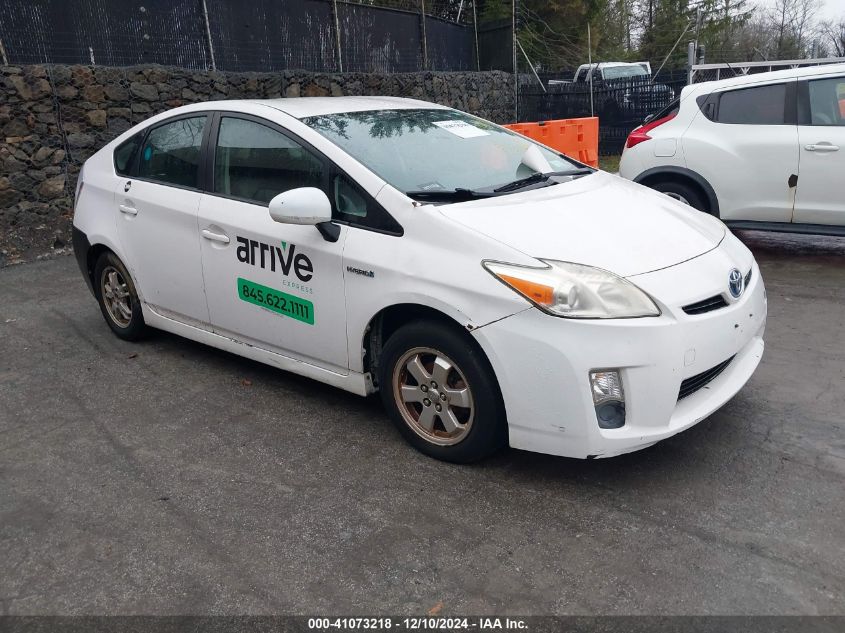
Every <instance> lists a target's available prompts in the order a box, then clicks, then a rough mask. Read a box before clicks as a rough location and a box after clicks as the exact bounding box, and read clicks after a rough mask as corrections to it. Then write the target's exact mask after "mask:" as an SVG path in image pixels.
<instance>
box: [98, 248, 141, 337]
mask: <svg viewBox="0 0 845 633" xmlns="http://www.w3.org/2000/svg"><path fill="white" fill-rule="evenodd" d="M94 289H95V292H96V294H97V302H98V303H99V304H100V311H101V312H102V313H103V318H104V319H105V320H106V323H107V324H108V326H109V327H110V328H111V330H112V332H114V333H115V334H116V335H117V336H118V337H119V338H122V339H123V340H124V341H137V340H140V339H141V338H142V337H143V336H144V334H145V333H146V329H147V326H146V324H145V323H144V315H143V313H142V311H141V301H140V300H139V299H138V292H137V291H136V290H135V283H134V282H133V281H132V277H130V276H129V272H128V271H127V270H126V267H125V266H124V265H123V262H121V261H120V260H119V259H118V258H117V255H115V254H114V253H103V254H102V255H100V258H99V259H98V260H97V264H96V265H95V266H94Z"/></svg>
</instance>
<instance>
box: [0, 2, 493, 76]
mask: <svg viewBox="0 0 845 633" xmlns="http://www.w3.org/2000/svg"><path fill="white" fill-rule="evenodd" d="M378 4H382V5H388V6H374V3H372V2H367V3H359V2H352V1H344V0H284V1H283V2H279V1H278V0H250V1H249V2H234V1H233V0H75V1H74V2H67V1H66V0H39V1H38V2H32V1H31V0H4V2H3V3H0V52H1V53H2V56H3V59H2V60H0V61H2V62H3V63H5V64H35V63H61V64H86V65H98V66H99V65H102V66H131V65H138V64H162V65H165V66H179V67H181V68H190V69H195V70H227V71H257V72H267V71H274V70H289V69H305V70H313V71H324V72H380V73H385V72H390V73H393V72H415V71H421V70H443V71H459V70H475V69H477V68H478V62H477V55H476V36H475V25H474V23H473V19H474V18H473V16H475V9H474V6H473V0H468V1H467V2H466V3H458V4H457V5H456V4H455V3H453V2H446V1H445V0H381V2H380V3H378Z"/></svg>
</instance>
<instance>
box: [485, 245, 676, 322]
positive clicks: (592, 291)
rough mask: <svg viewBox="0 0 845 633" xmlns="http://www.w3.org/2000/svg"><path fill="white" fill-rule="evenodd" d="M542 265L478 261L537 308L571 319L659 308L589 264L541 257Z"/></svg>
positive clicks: (620, 280) (653, 312)
mask: <svg viewBox="0 0 845 633" xmlns="http://www.w3.org/2000/svg"><path fill="white" fill-rule="evenodd" d="M541 261H543V262H544V263H546V264H547V266H546V268H529V267H527V266H517V265H515V264H503V263H501V262H491V261H485V262H482V265H483V266H484V268H485V269H487V271H488V272H489V273H491V274H492V275H493V276H495V277H496V278H497V279H499V280H500V281H501V282H502V283H504V284H505V285H507V286H509V287H510V288H512V289H513V290H515V291H516V292H518V293H519V294H521V295H522V296H523V297H525V298H526V299H528V300H529V301H530V302H531V303H533V304H534V305H536V306H537V307H538V308H540V309H541V310H543V311H544V312H548V313H549V314H553V315H555V316H560V317H569V318H573V319H620V318H631V317H646V316H658V315H659V314H660V310H659V309H658V307H657V306H656V305H655V304H654V302H653V301H652V300H651V299H650V298H649V296H648V295H647V294H646V293H644V292H643V291H642V290H640V289H639V288H637V287H636V286H635V285H634V284H632V283H631V282H630V281H628V280H627V279H623V278H622V277H619V276H617V275H614V274H613V273H610V272H607V271H606V270H602V269H600V268H593V267H592V266H583V265H581V264H571V263H569V262H558V261H553V260H541Z"/></svg>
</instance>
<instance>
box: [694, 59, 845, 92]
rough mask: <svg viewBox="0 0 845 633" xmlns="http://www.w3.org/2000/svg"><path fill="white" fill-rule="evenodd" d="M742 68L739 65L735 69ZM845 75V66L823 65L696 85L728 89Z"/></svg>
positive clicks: (722, 67)
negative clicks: (784, 80)
mask: <svg viewBox="0 0 845 633" xmlns="http://www.w3.org/2000/svg"><path fill="white" fill-rule="evenodd" d="M739 67H741V65H740V64H737V66H736V67H735V68H739ZM720 68H721V69H723V70H728V69H727V68H725V67H724V66H720ZM837 73H843V74H845V64H823V65H820V66H803V67H801V68H787V69H786V70H773V71H770V72H766V73H754V74H749V75H740V76H737V77H729V78H728V79H719V80H717V81H706V82H701V83H700V84H694V85H701V86H704V85H706V86H707V87H708V88H710V89H711V90H712V89H716V88H726V87H730V86H743V85H746V84H756V83H763V82H766V81H777V80H778V79H795V78H799V77H813V76H815V75H829V74H837Z"/></svg>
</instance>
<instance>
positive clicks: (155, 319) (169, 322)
mask: <svg viewBox="0 0 845 633" xmlns="http://www.w3.org/2000/svg"><path fill="white" fill-rule="evenodd" d="M142 310H143V312H144V321H145V322H146V324H147V325H149V326H150V327H154V328H157V329H159V330H164V331H165V332H170V333H171V334H176V335H177V336H182V337H184V338H187V339H190V340H192V341H196V342H197V343H203V344H204V345H209V346H211V347H216V348H217V349H222V350H223V351H225V352H231V353H232V354H236V355H238V356H243V357H244V358H249V359H251V360H254V361H258V362H259V363H264V364H265V365H270V366H272V367H275V368H277V369H282V370H284V371H289V372H291V373H293V374H298V375H300V376H305V377H306V378H312V379H314V380H317V381H319V382H322V383H325V384H327V385H331V386H332V387H338V388H339V389H343V390H344V391H349V392H351V393H354V394H357V395H359V396H366V395H368V394H370V393H372V392H373V387H372V380H371V379H370V375H369V374H362V373H359V372H354V371H350V372H349V373H347V374H339V373H336V372H333V371H330V370H328V369H325V368H323V367H318V366H317V365H312V364H311V363H306V362H305V361H302V360H299V359H296V358H291V357H289V356H284V355H282V354H277V353H275V352H270V351H268V350H265V349H261V348H260V347H254V346H252V345H247V344H246V343H242V342H240V341H236V340H234V339H231V338H228V337H226V336H221V335H220V334H215V333H214V332H209V331H208V330H203V329H201V328H198V327H195V326H193V325H187V324H185V323H180V322H179V321H175V320H173V319H170V318H168V317H166V316H162V315H161V314H159V313H157V312H156V311H155V310H153V309H152V308H150V307H149V306H148V305H146V304H143V305H142Z"/></svg>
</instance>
